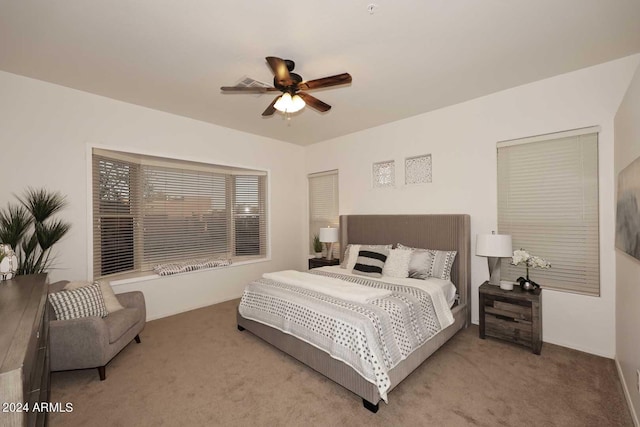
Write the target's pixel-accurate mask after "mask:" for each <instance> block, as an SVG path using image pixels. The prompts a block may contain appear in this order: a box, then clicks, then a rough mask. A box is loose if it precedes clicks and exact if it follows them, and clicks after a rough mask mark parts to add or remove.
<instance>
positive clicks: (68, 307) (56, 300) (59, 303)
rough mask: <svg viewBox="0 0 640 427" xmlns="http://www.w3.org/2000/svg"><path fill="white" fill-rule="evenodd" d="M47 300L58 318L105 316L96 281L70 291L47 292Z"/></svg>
mask: <svg viewBox="0 0 640 427" xmlns="http://www.w3.org/2000/svg"><path fill="white" fill-rule="evenodd" d="M49 302H50V303H51V305H52V306H53V310H54V311H55V313H56V319H58V320H68V319H79V318H81V317H89V316H99V317H105V316H106V315H107V309H106V308H105V306H104V299H103V298H102V291H101V290H100V285H99V284H97V283H94V284H92V285H88V286H82V287H80V288H78V289H74V290H72V291H68V290H62V291H60V292H54V293H52V294H49Z"/></svg>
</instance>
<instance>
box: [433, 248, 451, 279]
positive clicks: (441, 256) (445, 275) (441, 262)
mask: <svg viewBox="0 0 640 427" xmlns="http://www.w3.org/2000/svg"><path fill="white" fill-rule="evenodd" d="M429 252H431V254H432V256H433V261H432V262H431V271H430V272H429V276H431V277H437V278H438V279H444V280H451V267H453V261H454V260H455V258H456V254H457V253H458V252H457V251H437V250H430V251H429Z"/></svg>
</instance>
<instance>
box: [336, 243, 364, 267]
mask: <svg viewBox="0 0 640 427" xmlns="http://www.w3.org/2000/svg"><path fill="white" fill-rule="evenodd" d="M358 252H360V245H347V249H346V250H345V251H344V256H343V257H342V262H340V268H346V269H347V270H349V271H351V270H353V266H354V265H356V260H357V259H358Z"/></svg>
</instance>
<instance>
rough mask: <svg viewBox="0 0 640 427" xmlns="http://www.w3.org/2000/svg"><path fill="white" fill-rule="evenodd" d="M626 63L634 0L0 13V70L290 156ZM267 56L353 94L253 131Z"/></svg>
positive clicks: (632, 45) (8, 7) (101, 3)
mask: <svg viewBox="0 0 640 427" xmlns="http://www.w3.org/2000/svg"><path fill="white" fill-rule="evenodd" d="M371 3H375V4H376V5H377V7H376V8H375V9H374V11H373V14H370V13H369V11H368V10H367V6H368V5H369V4H371ZM636 52H640V1H638V0H414V1H409V0H405V1H391V0H368V1H361V0H351V1H345V0H323V1H308V0H307V1H305V0H299V1H290V0H289V1H283V0H270V1H243V0H226V1H221V0H188V1H175V0H119V1H113V0H0V69H1V70H5V71H8V72H11V73H16V74H21V75H25V76H29V77H33V78H36V79H40V80H45V81H49V82H53V83H57V84H60V85H64V86H68V87H72V88H75V89H80V90H83V91H87V92H92V93H95V94H99V95H104V96H107V97H110V98H114V99H119V100H122V101H126V102H130V103H134V104H139V105H143V106H147V107H150V108H154V109H158V110H162V111H167V112H171V113H175V114H179V115H182V116H187V117H192V118H194V119H198V120H203V121H207V122H211V123H215V124H218V125H221V126H226V127H230V128H233V129H238V130H242V131H245V132H250V133H254V134H258V135H263V136H267V137H271V138H275V139H279V140H282V141H288V142H292V143H296V144H300V145H308V144H311V143H314V142H318V141H323V140H326V139H329V138H334V137H337V136H341V135H345V134H348V133H352V132H356V131H358V130H362V129H366V128H370V127H373V126H377V125H381V124H384V123H388V122H392V121H396V120H400V119H403V118H406V117H410V116H414V115H417V114H421V113H424V112H427V111H431V110H434V109H437V108H441V107H444V106H447V105H452V104H456V103H459V102H462V101H466V100H469V99H473V98H477V97H479V96H483V95H487V94H489V93H493V92H496V91H499V90H503V89H507V88H510V87H514V86H518V85H522V84H525V83H529V82H532V81H536V80H540V79H543V78H546V77H550V76H554V75H557V74H561V73H565V72H569V71H573V70H577V69H580V68H584V67H587V66H590V65H595V64H598V63H602V62H606V61H609V60H612V59H616V58H620V57H623V56H627V55H630V54H633V53H636ZM266 56H278V57H281V58H285V59H293V60H294V61H295V62H296V69H295V71H296V72H297V73H298V74H301V75H302V77H303V78H304V79H307V80H311V79H315V78H320V77H325V76H329V75H333V74H339V73H343V72H349V73H350V74H351V75H352V76H353V83H352V84H351V85H348V86H339V87H335V88H330V89H324V90H318V91H313V92H312V94H313V95H314V96H316V97H317V98H319V99H321V100H322V101H325V102H326V103H328V104H331V105H332V106H333V108H332V110H331V111H329V112H327V113H318V112H316V111H315V110H312V109H310V108H305V109H304V110H303V111H302V112H301V113H298V114H296V115H295V117H293V118H292V119H291V121H290V122H287V121H286V120H283V118H282V117H281V116H279V115H278V114H276V115H274V116H273V117H270V118H263V117H261V113H262V111H263V110H264V109H265V108H266V107H267V106H268V105H269V103H270V102H271V100H272V99H273V97H274V93H268V94H265V95H249V94H235V95H230V94H222V93H221V92H220V90H219V88H220V86H232V85H234V84H236V83H237V82H238V81H239V80H240V78H242V77H243V76H249V77H252V78H254V79H256V80H261V81H264V82H268V83H272V78H273V76H272V74H271V71H270V69H269V68H268V66H267V64H266V62H265V59H264V58H265V57H266Z"/></svg>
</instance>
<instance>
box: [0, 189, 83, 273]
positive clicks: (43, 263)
mask: <svg viewBox="0 0 640 427" xmlns="http://www.w3.org/2000/svg"><path fill="white" fill-rule="evenodd" d="M16 198H17V199H18V201H19V202H20V203H19V204H13V203H9V204H8V205H7V207H6V208H5V209H0V242H2V243H5V244H9V245H11V247H12V248H13V249H14V251H15V253H16V256H17V257H18V271H17V274H18V275H20V274H36V273H43V272H45V271H47V269H48V268H49V267H50V266H51V262H52V261H53V259H52V257H51V248H52V246H53V245H54V244H56V243H57V242H58V241H60V239H62V237H64V235H65V234H67V232H68V231H69V229H70V228H71V224H68V223H65V222H63V221H61V220H60V219H56V218H53V217H52V216H53V215H55V214H56V213H57V212H59V211H60V210H62V209H63V208H64V207H65V206H67V202H66V198H65V197H64V196H63V195H62V194H60V193H58V192H50V191H48V190H46V189H34V188H31V187H29V188H27V190H26V191H25V192H24V194H23V195H22V196H16Z"/></svg>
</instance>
